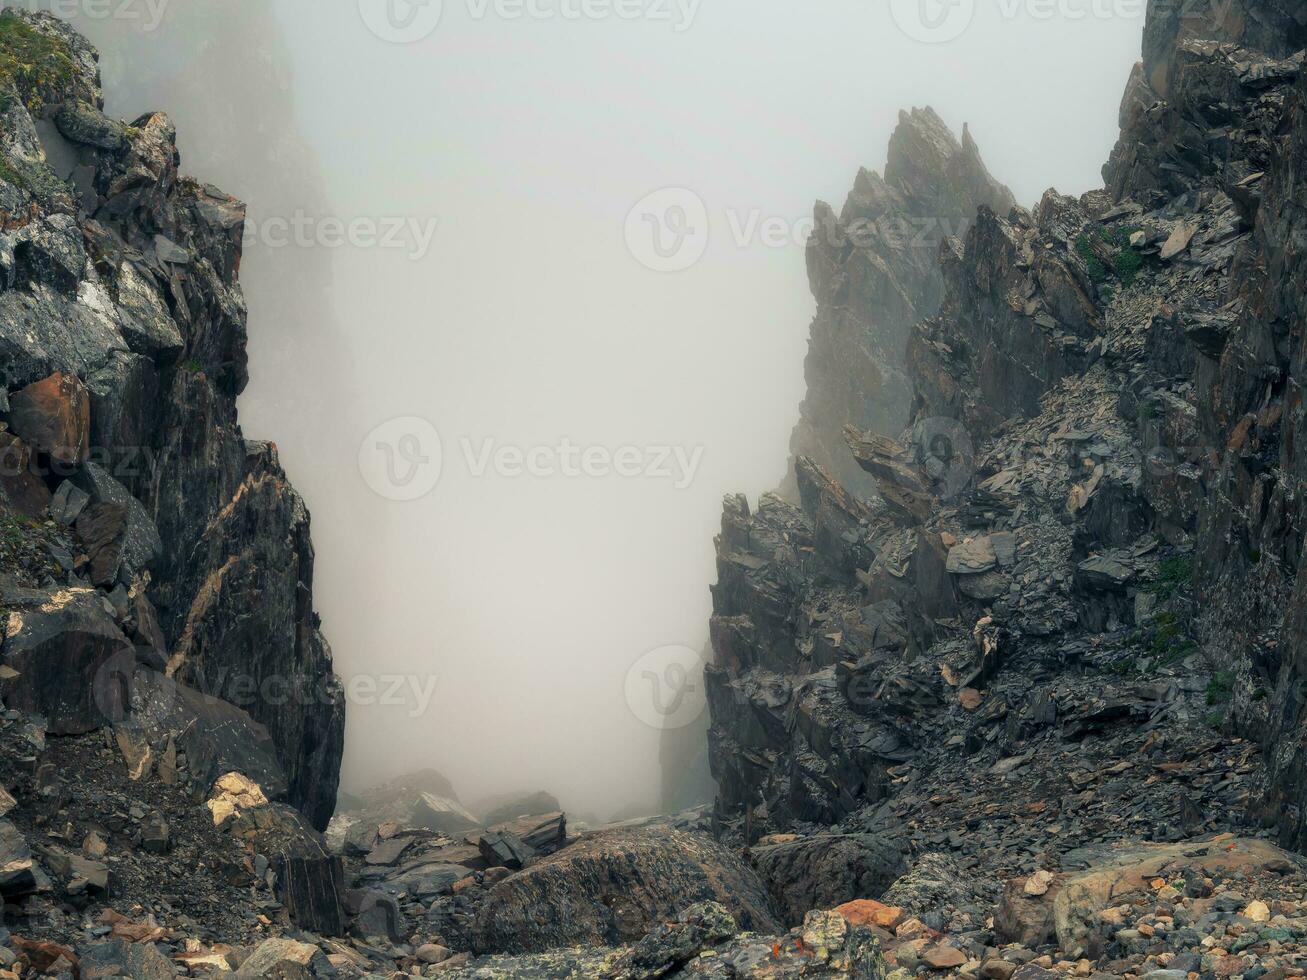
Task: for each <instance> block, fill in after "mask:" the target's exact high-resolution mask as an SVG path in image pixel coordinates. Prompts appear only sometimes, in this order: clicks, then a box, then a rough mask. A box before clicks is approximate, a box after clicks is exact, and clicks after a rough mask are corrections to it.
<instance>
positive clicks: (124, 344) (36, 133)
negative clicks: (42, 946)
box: [0, 11, 344, 827]
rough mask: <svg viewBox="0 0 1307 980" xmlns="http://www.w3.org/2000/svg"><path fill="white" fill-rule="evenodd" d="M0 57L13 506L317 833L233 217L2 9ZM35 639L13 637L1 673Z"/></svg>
mask: <svg viewBox="0 0 1307 980" xmlns="http://www.w3.org/2000/svg"><path fill="white" fill-rule="evenodd" d="M0 45H3V46H4V52H5V57H4V58H0V66H4V67H3V68H0V114H2V115H0V154H2V156H0V219H2V221H3V228H4V231H3V232H2V233H0V381H2V382H3V388H4V397H3V399H2V400H3V405H0V409H3V419H4V421H5V422H6V423H7V431H5V432H4V433H0V437H3V439H4V440H5V441H6V446H7V450H8V451H9V453H10V454H11V455H12V456H13V457H14V459H15V460H17V461H19V462H20V463H21V465H20V466H18V467H17V468H16V469H15V471H14V472H13V473H12V474H9V473H7V478H6V480H5V481H4V489H5V492H6V496H7V497H8V498H9V500H10V503H11V505H12V506H13V507H15V509H17V510H19V511H20V512H22V513H25V514H27V515H29V516H34V517H43V516H45V515H46V513H49V515H50V516H52V517H54V518H55V519H56V521H57V522H59V523H61V524H62V525H64V526H67V527H69V528H70V531H69V533H70V535H71V536H72V537H73V538H75V539H76V546H75V548H74V549H73V551H74V556H76V555H77V554H78V553H80V554H84V555H86V556H87V558H89V563H87V564H86V565H78V564H75V563H72V564H70V567H68V568H67V569H65V570H63V573H62V574H63V578H68V577H69V576H71V578H69V581H73V582H79V581H84V582H86V583H87V584H88V585H91V586H94V587H98V588H99V589H100V590H103V591H104V592H106V593H109V594H111V596H112V594H114V593H115V590H122V591H123V592H124V593H125V595H126V596H127V597H128V598H124V599H122V600H115V601H114V603H113V605H114V606H115V608H116V609H117V610H118V613H117V618H118V619H119V620H120V621H125V620H126V619H127V615H126V607H127V606H128V605H134V606H135V607H136V608H137V610H140V611H141V612H140V616H141V617H143V618H144V619H146V620H148V624H147V625H148V629H149V630H150V631H151V639H152V643H151V646H152V647H153V648H154V649H155V650H156V651H157V652H159V653H161V654H163V655H164V657H165V659H166V661H167V663H166V668H167V672H168V674H169V675H170V676H172V677H174V678H176V679H177V680H180V681H183V682H185V683H186V684H187V685H190V686H192V687H196V688H200V689H202V690H203V691H204V692H205V693H206V694H209V695H212V696H214V697H218V698H222V699H225V700H227V701H230V702H232V703H233V704H235V705H236V706H237V707H239V708H241V709H244V710H246V711H248V712H249V714H250V715H251V716H252V717H253V718H254V719H255V720H256V721H258V722H260V723H262V724H263V725H265V726H267V728H268V729H269V731H270V732H271V733H272V740H273V745H274V750H275V752H276V755H277V759H278V762H279V764H280V766H281V767H282V769H283V770H284V772H285V775H286V779H287V782H288V792H287V798H288V799H289V800H290V801H291V802H292V803H294V804H295V805H296V806H297V807H300V808H301V809H302V810H303V811H304V812H305V814H306V815H308V817H309V818H310V820H311V821H312V822H313V823H314V824H315V825H316V826H318V827H325V826H326V823H327V820H328V819H329V818H330V815H331V811H332V808H333V806H334V799H335V789H336V784H337V779H338V770H339V765H340V758H341V753H342V740H343V732H344V699H343V695H342V692H341V689H340V686H339V684H338V683H337V681H336V679H335V677H334V675H333V673H332V665H331V654H330V650H329V648H328V646H327V643H326V640H325V639H324V638H323V636H322V633H321V631H320V629H319V622H318V618H317V615H316V614H315V612H314V610H313V604H312V588H313V548H312V545H311V543H310V540H309V517H308V512H307V510H306V509H305V507H304V503H303V501H302V500H301V499H300V498H299V496H298V495H297V494H296V493H295V491H294V489H293V488H292V487H291V486H290V485H289V483H288V482H287V480H286V477H285V474H284V473H283V472H282V470H281V467H280V465H279V463H278V459H277V452H276V449H275V447H273V446H271V445H270V444H265V443H254V442H248V441H246V440H245V438H244V437H243V435H242V433H241V430H240V426H239V423H238V420H237V414H236V399H237V396H238V395H239V394H240V393H241V390H242V389H243V388H244V386H245V383H246V380H247V370H246V353H245V346H246V332H245V320H246V311H245V306H244V301H243V299H242V296H241V292H240V287H239V283H238V271H239V267H240V258H241V244H242V242H241V237H242V229H243V224H244V217H245V213H244V208H243V206H242V205H241V204H240V202H238V201H236V200H234V199H232V198H231V197H229V196H227V195H226V194H223V193H222V192H221V191H219V190H217V189H216V188H213V187H208V186H202V185H199V184H197V183H195V182H194V181H191V180H189V179H187V178H185V177H184V176H182V175H181V173H180V170H179V155H178V152H177V148H176V133H175V131H174V129H173V126H172V123H171V122H170V121H169V120H168V118H167V116H165V115H163V114H162V113H153V114H148V115H145V116H142V117H141V118H140V119H138V120H136V121H135V122H134V123H132V124H131V125H127V124H124V123H121V122H118V121H117V120H113V119H109V118H107V117H106V116H104V114H103V113H102V112H101V106H102V104H103V103H102V99H101V93H100V80H99V75H98V71H97V68H96V54H95V52H94V50H93V49H92V48H91V47H90V45H89V44H87V42H86V41H85V40H84V39H83V38H81V37H80V36H79V35H77V34H75V33H74V32H73V31H71V30H70V29H69V28H68V27H66V26H65V25H64V24H63V23H62V22H60V21H58V20H55V19H54V18H51V17H44V16H40V15H30V14H25V13H21V12H14V11H7V12H5V13H4V14H3V15H0ZM56 510H57V513H56ZM58 581H59V582H60V583H62V581H63V579H62V578H61V579H59V580H58ZM69 608H72V607H69ZM29 623H35V620H34V619H31V618H29ZM110 625H111V626H112V625H113V624H112V623H110ZM79 629H82V633H81V634H78V635H86V633H85V629H83V628H81V627H79ZM101 632H103V631H101ZM64 635H65V636H67V637H72V636H73V635H74V634H72V633H69V632H67V631H65V634H64ZM33 642H35V641H31V640H24V639H23V638H22V637H20V636H17V635H15V636H14V637H13V638H12V639H11V640H9V641H7V642H6V647H5V657H6V659H14V658H19V657H22V658H26V659H27V660H30V658H31V657H32V654H31V653H30V652H26V647H23V649H22V650H20V647H21V646H22V645H23V644H27V646H31V644H32V643H33ZM51 642H54V641H42V643H43V644H44V646H43V647H42V649H46V648H49V647H50V644H51ZM59 642H64V641H59ZM73 642H74V641H73V640H71V639H69V640H68V641H67V642H66V643H65V647H67V649H69V650H70V651H71V650H72V648H71V647H68V646H67V644H68V643H73ZM103 645H104V644H101V646H103ZM79 649H85V644H83V645H82V647H81V648H79ZM67 656H72V653H71V652H70V653H68V654H66V655H65V659H66V657H67ZM78 656H80V654H78ZM43 659H44V660H45V662H50V661H49V658H48V657H46V658H43ZM83 659H85V658H83ZM91 659H92V660H94V659H95V658H94V657H92V658H91ZM97 666H98V664H93V663H91V662H90V661H87V662H85V663H80V664H79V670H80V673H79V674H78V676H80V677H82V678H84V679H85V681H86V682H87V683H88V684H89V681H90V677H89V675H88V674H87V671H88V670H94V669H95V667H97ZM153 666H155V667H163V666H164V664H161V663H155V664H153ZM15 669H19V670H22V669H23V668H20V667H15ZM36 678H37V675H36V674H35V673H31V674H29V675H28V676H27V677H26V678H25V679H19V680H18V681H16V682H15V684H16V685H17V686H16V687H15V690H19V689H28V688H32V687H39V686H40V684H39V682H38V681H37V679H36ZM74 686H75V685H74ZM88 689H89V687H88ZM70 697H72V698H73V699H74V700H75V698H76V697H77V695H76V693H75V692H74V693H73V694H71V695H70ZM46 701H48V698H46ZM23 703H24V704H25V705H28V706H29V707H30V708H31V709H32V710H37V709H39V710H44V711H46V712H47V713H52V714H57V715H58V716H59V717H62V716H63V709H60V711H59V712H54V711H53V709H52V707H51V706H50V705H48V704H45V703H43V702H42V701H41V699H40V698H38V697H35V696H27V700H26V701H24V702H23ZM82 714H83V715H85V712H84V711H83V712H82ZM55 724H56V726H59V727H62V728H64V729H67V730H70V731H71V730H86V722H85V720H74V721H71V722H67V723H66V722H64V721H60V720H56V722H55ZM70 726H71V727H70ZM59 727H57V728H56V730H59Z"/></svg>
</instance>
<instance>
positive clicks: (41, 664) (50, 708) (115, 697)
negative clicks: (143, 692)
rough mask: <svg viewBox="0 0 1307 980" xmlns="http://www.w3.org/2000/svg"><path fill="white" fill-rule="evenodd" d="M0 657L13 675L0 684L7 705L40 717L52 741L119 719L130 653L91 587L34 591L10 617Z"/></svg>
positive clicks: (131, 660) (131, 670) (130, 669)
mask: <svg viewBox="0 0 1307 980" xmlns="http://www.w3.org/2000/svg"><path fill="white" fill-rule="evenodd" d="M0 650H2V652H3V660H4V664H5V666H7V667H9V668H11V670H13V671H15V672H16V673H15V674H14V675H13V676H9V677H6V678H5V679H3V680H0V693H2V694H3V697H4V702H5V704H6V705H8V706H9V707H13V708H17V709H19V710H21V711H26V712H30V713H34V714H40V715H44V716H45V718H46V723H47V730H48V731H49V732H50V733H52V734H55V735H81V734H85V733H86V732H90V731H94V730H95V729H97V728H101V727H103V726H104V725H107V724H111V723H113V722H115V721H118V720H121V719H122V717H123V716H124V714H125V712H126V710H127V706H128V704H129V703H130V696H131V695H130V690H131V681H132V676H133V673H134V671H135V653H134V652H133V649H132V645H131V643H130V642H129V641H128V639H127V637H126V636H124V635H123V632H122V630H120V629H119V628H118V625H117V623H115V622H114V618H113V615H112V614H111V613H110V612H109V611H108V610H106V608H105V602H104V600H103V598H102V597H101V595H100V593H98V592H96V591H95V590H93V589H86V588H68V589H52V590H48V591H44V592H37V593H32V594H31V596H30V598H29V599H28V601H27V602H25V603H23V604H22V605H21V606H19V607H18V608H16V609H13V611H11V612H10V614H9V620H8V623H7V624H6V629H5V640H4V645H3V647H2V648H0Z"/></svg>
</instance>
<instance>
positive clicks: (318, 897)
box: [230, 803, 345, 936]
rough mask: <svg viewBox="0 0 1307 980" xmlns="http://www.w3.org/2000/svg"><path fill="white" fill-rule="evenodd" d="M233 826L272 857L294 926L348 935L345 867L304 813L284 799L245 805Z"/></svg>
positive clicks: (280, 892) (282, 898)
mask: <svg viewBox="0 0 1307 980" xmlns="http://www.w3.org/2000/svg"><path fill="white" fill-rule="evenodd" d="M230 829H231V831H232V832H233V833H234V834H236V835H237V836H238V837H241V838H244V839H247V840H249V841H251V842H252V843H253V845H254V848H255V850H256V851H257V852H258V853H260V854H264V855H267V856H268V858H269V867H270V868H271V870H272V872H273V874H274V875H275V881H276V894H277V900H278V901H280V902H281V904H282V905H284V906H286V911H287V912H288V913H289V914H290V918H291V921H292V922H294V923H295V925H297V926H298V927H299V928H301V929H304V930H307V931H309V932H314V933H317V934H319V935H324V936H339V935H342V934H343V933H344V931H345V904H344V899H345V872H344V866H343V864H342V862H341V859H340V856H339V855H336V854H332V853H331V850H330V848H328V847H327V842H326V840H325V839H324V838H323V837H322V835H321V834H320V833H318V831H317V830H315V829H314V827H313V825H312V824H311V823H310V822H309V820H308V818H307V817H306V816H305V815H304V814H302V813H300V812H299V811H298V810H296V809H294V808H292V807H290V806H287V805H285V804H283V803H269V804H266V805H254V806H247V807H245V808H244V809H242V810H240V812H238V813H237V815H236V816H235V817H234V818H233V819H232V821H231V823H230Z"/></svg>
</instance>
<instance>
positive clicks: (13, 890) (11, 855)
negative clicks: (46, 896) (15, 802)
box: [0, 819, 48, 902]
mask: <svg viewBox="0 0 1307 980" xmlns="http://www.w3.org/2000/svg"><path fill="white" fill-rule="evenodd" d="M47 886H48V882H47V881H46V879H45V875H44V874H43V873H42V872H41V870H40V868H39V867H38V866H37V864H36V860H35V859H34V858H33V857H32V849H31V848H30V847H28V846H27V838H25V837H24V836H23V834H22V831H20V830H19V829H18V828H17V827H15V826H14V824H13V823H12V822H11V821H9V820H4V819H0V896H3V898H4V899H5V901H6V902H12V901H14V900H15V899H19V898H23V897H24V896H27V895H31V894H34V893H35V892H38V891H42V890H43V889H44V887H47Z"/></svg>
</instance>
